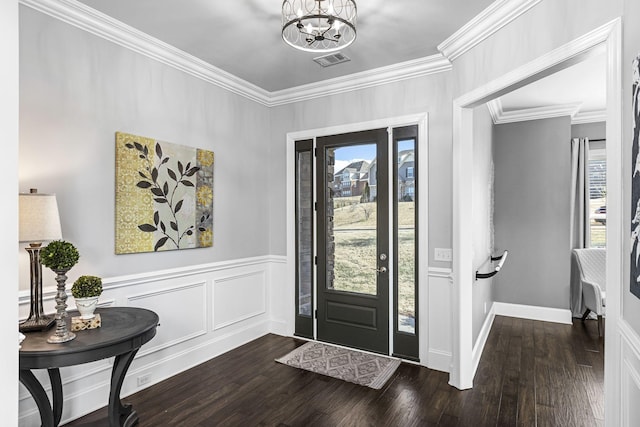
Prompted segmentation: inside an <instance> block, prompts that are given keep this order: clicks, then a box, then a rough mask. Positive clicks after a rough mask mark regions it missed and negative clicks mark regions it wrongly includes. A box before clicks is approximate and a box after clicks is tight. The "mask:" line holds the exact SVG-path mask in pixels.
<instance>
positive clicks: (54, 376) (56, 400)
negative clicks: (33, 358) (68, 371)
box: [47, 368, 64, 426]
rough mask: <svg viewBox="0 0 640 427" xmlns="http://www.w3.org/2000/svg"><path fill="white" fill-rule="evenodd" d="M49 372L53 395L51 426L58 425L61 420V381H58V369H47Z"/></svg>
mask: <svg viewBox="0 0 640 427" xmlns="http://www.w3.org/2000/svg"><path fill="white" fill-rule="evenodd" d="M47 371H48V372H49V381H51V394H52V395H53V424H54V425H56V426H57V425H59V424H60V418H62V403H63V402H64V399H63V397H62V380H61V379H60V369H58V368H51V369H47Z"/></svg>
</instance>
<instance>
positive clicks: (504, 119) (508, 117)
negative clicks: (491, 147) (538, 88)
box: [487, 98, 582, 125]
mask: <svg viewBox="0 0 640 427" xmlns="http://www.w3.org/2000/svg"><path fill="white" fill-rule="evenodd" d="M581 105H582V103H581V102H575V103H570V104H561V105H549V106H546V107H535V108H523V109H521V110H512V111H503V109H502V102H500V99H499V98H497V99H494V100H492V101H489V102H487V107H488V108H489V113H490V114H491V118H492V119H493V123H494V124H496V125H501V124H504V123H516V122H526V121H529V120H541V119H551V118H554V117H563V116H569V117H571V118H573V117H574V116H575V115H576V113H577V112H578V110H579V109H580V106H581Z"/></svg>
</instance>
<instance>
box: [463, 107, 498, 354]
mask: <svg viewBox="0 0 640 427" xmlns="http://www.w3.org/2000/svg"><path fill="white" fill-rule="evenodd" d="M493 128H494V126H493V121H492V120H491V115H490V114H489V110H488V108H487V107H486V105H482V106H480V107H476V108H475V109H474V110H473V192H472V194H473V201H472V202H473V205H472V206H471V210H470V213H469V214H470V216H471V221H473V266H474V269H475V270H479V271H481V272H483V273H485V272H489V271H491V270H492V269H493V264H491V263H490V262H489V261H490V260H489V258H490V257H491V255H492V254H493V238H494V237H493V185H494V183H493V172H494V171H493ZM493 293H494V292H493V278H489V279H481V280H477V281H476V282H474V284H473V304H472V309H473V342H474V344H475V342H476V340H477V339H478V335H479V334H480V329H481V328H482V325H483V324H484V321H485V319H486V317H487V313H488V312H489V310H490V309H491V304H493V301H494V295H493Z"/></svg>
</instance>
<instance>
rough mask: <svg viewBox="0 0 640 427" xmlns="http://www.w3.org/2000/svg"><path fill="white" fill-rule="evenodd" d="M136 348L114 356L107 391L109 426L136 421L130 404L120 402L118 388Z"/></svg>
mask: <svg viewBox="0 0 640 427" xmlns="http://www.w3.org/2000/svg"><path fill="white" fill-rule="evenodd" d="M137 352H138V349H135V350H133V351H131V352H129V353H126V354H120V355H118V356H116V358H115V361H114V362H113V371H111V391H110V392H109V426H110V427H129V426H133V425H135V424H137V423H138V414H137V413H136V411H134V410H133V408H132V407H131V405H129V404H124V405H123V404H122V401H121V400H120V390H121V389H122V383H123V382H124V377H125V375H126V374H127V370H128V369H129V366H130V365H131V362H133V358H134V357H135V355H136V353H137Z"/></svg>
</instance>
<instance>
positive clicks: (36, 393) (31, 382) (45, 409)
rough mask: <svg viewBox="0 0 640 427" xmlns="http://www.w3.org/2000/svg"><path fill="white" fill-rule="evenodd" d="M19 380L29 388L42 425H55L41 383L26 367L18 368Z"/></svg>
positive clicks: (48, 426) (44, 426) (45, 426)
mask: <svg viewBox="0 0 640 427" xmlns="http://www.w3.org/2000/svg"><path fill="white" fill-rule="evenodd" d="M20 382H21V383H22V384H23V385H24V386H25V387H26V388H27V390H29V393H31V396H33V400H35V402H36V405H38V411H39V412H40V420H41V422H42V427H55V426H57V424H54V416H53V410H52V409H51V403H50V402H49V397H48V396H47V393H46V392H45V391H44V388H42V384H40V382H39V381H38V379H37V378H36V377H35V375H33V372H31V371H30V370H28V369H20Z"/></svg>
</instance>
